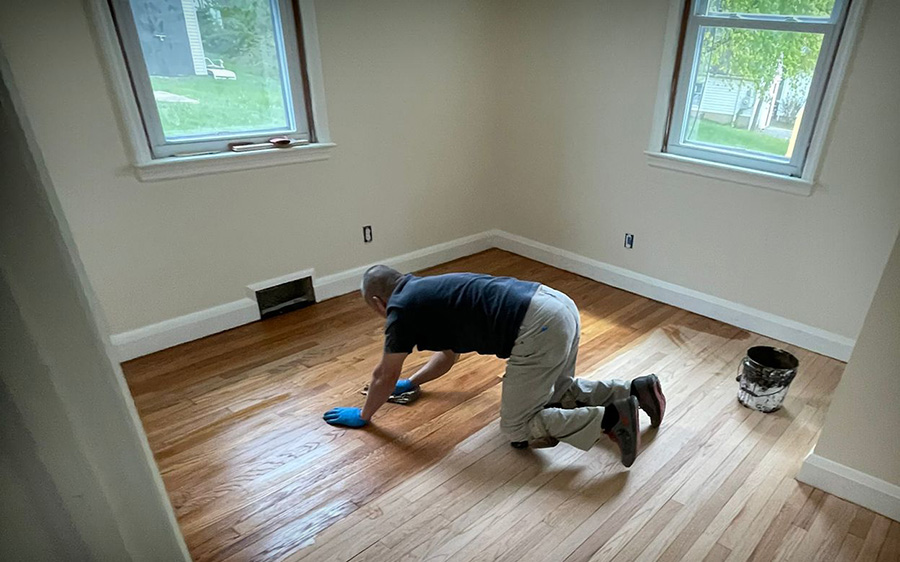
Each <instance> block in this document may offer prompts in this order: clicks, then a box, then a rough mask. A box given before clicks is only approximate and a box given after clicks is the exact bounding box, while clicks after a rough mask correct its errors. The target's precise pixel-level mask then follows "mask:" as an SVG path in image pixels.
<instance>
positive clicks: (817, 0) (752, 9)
mask: <svg viewBox="0 0 900 562" xmlns="http://www.w3.org/2000/svg"><path fill="white" fill-rule="evenodd" d="M834 1H835V0H709V3H708V4H707V7H706V11H705V15H711V16H713V15H717V14H757V15H772V16H809V17H829V16H831V11H832V10H833V9H834Z"/></svg>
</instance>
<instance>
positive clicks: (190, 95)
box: [129, 0, 293, 141]
mask: <svg viewBox="0 0 900 562" xmlns="http://www.w3.org/2000/svg"><path fill="white" fill-rule="evenodd" d="M129 3H130V5H131V11H132V14H133V16H134V23H135V27H136V28H137V33H138V39H139V40H140V45H141V50H142V52H143V55H144V61H145V63H146V65H147V72H148V74H149V75H150V82H151V84H152V87H153V96H154V98H155V100H156V106H157V108H158V110H159V116H160V121H161V122H162V128H163V133H164V135H165V138H166V140H167V141H170V140H177V139H188V138H203V137H215V136H221V135H232V136H233V135H234V134H235V133H249V132H256V131H259V132H269V131H272V132H275V131H288V130H291V129H293V117H292V111H291V107H292V106H291V103H290V101H289V100H290V99H291V98H290V83H289V80H288V73H287V69H286V68H285V64H284V60H285V57H284V52H283V46H282V45H281V37H280V35H281V27H280V24H278V23H277V22H278V11H277V6H276V5H275V1H274V0H271V1H270V0H129Z"/></svg>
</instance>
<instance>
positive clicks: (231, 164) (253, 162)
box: [134, 143, 335, 181]
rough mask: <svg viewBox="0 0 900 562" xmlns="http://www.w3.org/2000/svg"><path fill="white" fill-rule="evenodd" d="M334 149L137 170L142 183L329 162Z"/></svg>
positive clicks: (188, 160) (192, 159)
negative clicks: (314, 162)
mask: <svg viewBox="0 0 900 562" xmlns="http://www.w3.org/2000/svg"><path fill="white" fill-rule="evenodd" d="M334 147H335V145H334V144H333V143H318V144H308V145H305V146H297V147H293V148H273V149H271V150H259V151H255V152H241V153H238V152H225V153H221V154H202V155H198V156H179V157H170V158H160V159H158V160H151V161H149V162H142V163H139V164H135V165H134V170H135V174H136V175H137V178H138V179H139V180H140V181H160V180H168V179H175V178H188V177H192V176H202V175H207V174H218V173H222V172H234V171H238V170H251V169H253V168H268V167H269V166H281V165H285V164H296V163H298V162H312V161H315V160H326V159H327V158H329V157H330V156H331V149H332V148H334Z"/></svg>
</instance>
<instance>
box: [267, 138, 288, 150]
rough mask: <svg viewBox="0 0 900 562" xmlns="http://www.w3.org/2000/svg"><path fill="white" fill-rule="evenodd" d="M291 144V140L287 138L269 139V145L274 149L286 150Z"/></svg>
mask: <svg viewBox="0 0 900 562" xmlns="http://www.w3.org/2000/svg"><path fill="white" fill-rule="evenodd" d="M293 143H294V141H293V139H289V138H288V137H272V138H270V139H269V144H271V145H272V146H274V147H275V148H288V147H289V146H291V145H292V144H293Z"/></svg>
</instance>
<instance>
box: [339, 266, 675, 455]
mask: <svg viewBox="0 0 900 562" xmlns="http://www.w3.org/2000/svg"><path fill="white" fill-rule="evenodd" d="M362 295H363V298H365V300H366V303H368V304H369V306H371V307H372V308H373V309H374V310H375V311H376V312H377V313H378V314H380V315H381V316H382V317H384V318H386V320H387V321H386V323H385V328H384V356H383V357H382V359H381V363H379V365H378V366H377V367H376V368H375V372H374V373H373V374H372V382H371V384H370V385H369V392H368V396H367V397H366V403H365V406H364V407H363V408H362V409H360V408H334V409H332V410H329V411H328V412H326V413H325V416H324V418H325V421H326V422H328V423H330V424H332V425H337V426H344V427H354V428H355V427H363V426H365V425H366V424H367V423H368V422H369V420H371V419H372V416H373V415H374V414H375V412H376V411H377V410H378V408H380V407H381V406H382V405H383V404H384V403H385V402H386V401H387V400H388V398H390V397H391V396H392V395H394V396H397V395H401V394H405V393H409V392H413V391H417V390H418V387H419V385H422V384H425V383H427V382H429V381H432V380H434V379H436V378H438V377H440V376H442V375H443V374H445V373H446V372H447V371H449V370H450V368H451V367H452V366H453V364H454V363H455V362H456V360H457V359H458V358H459V354H460V353H467V352H471V351H474V352H477V353H480V354H483V355H496V356H497V357H500V358H503V359H508V362H507V365H506V374H505V375H504V377H503V392H502V398H501V400H500V427H501V429H502V430H503V432H504V433H505V434H506V435H508V436H509V439H510V442H511V444H512V446H513V447H516V448H524V447H528V446H531V447H548V446H551V447H552V446H554V445H556V444H557V443H558V442H559V441H563V442H565V443H568V444H570V445H573V446H575V447H578V448H579V449H582V450H587V449H589V448H590V447H591V446H592V445H593V444H594V443H595V442H596V441H597V439H598V438H599V437H600V435H601V434H603V433H605V434H607V435H608V436H609V437H610V438H612V440H613V441H615V442H616V443H617V444H618V446H619V449H620V450H621V454H622V463H623V464H624V465H625V466H631V464H632V463H633V462H634V459H635V456H636V455H637V450H638V448H639V447H640V432H639V430H638V407H640V408H641V409H643V410H644V411H645V412H647V414H649V416H650V423H651V425H652V426H653V427H658V426H659V424H660V423H661V422H662V418H663V415H664V414H665V409H666V399H665V397H664V396H663V393H662V388H661V386H660V383H659V379H658V378H657V377H656V375H647V376H643V377H638V378H636V379H634V380H633V381H631V383H630V384H629V383H627V382H625V381H621V380H610V381H594V380H588V379H579V378H575V357H576V355H577V353H578V340H579V337H580V332H581V321H580V319H579V316H578V308H577V307H576V306H575V303H574V302H572V299H570V298H569V297H568V296H566V295H565V294H563V293H561V292H559V291H556V290H554V289H551V288H550V287H546V286H544V285H541V284H539V283H534V282H530V281H520V280H518V279H513V278H511V277H492V276H490V275H478V274H473V273H451V274H447V275H435V276H432V277H416V276H414V275H401V274H400V272H398V271H395V270H393V269H391V268H389V267H387V266H384V265H376V266H373V267H371V268H370V269H369V270H368V271H366V273H365V275H364V276H363V282H362ZM414 347H418V348H419V349H420V350H429V351H435V352H436V353H435V354H434V355H433V356H432V357H431V359H430V360H429V361H428V363H426V364H425V366H424V367H422V368H421V369H419V371H418V372H416V373H415V374H414V375H413V376H412V377H410V378H409V379H402V380H398V379H399V377H400V373H401V370H402V368H403V361H404V360H405V359H406V357H407V355H409V354H410V353H411V352H412V350H413V348H414Z"/></svg>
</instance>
